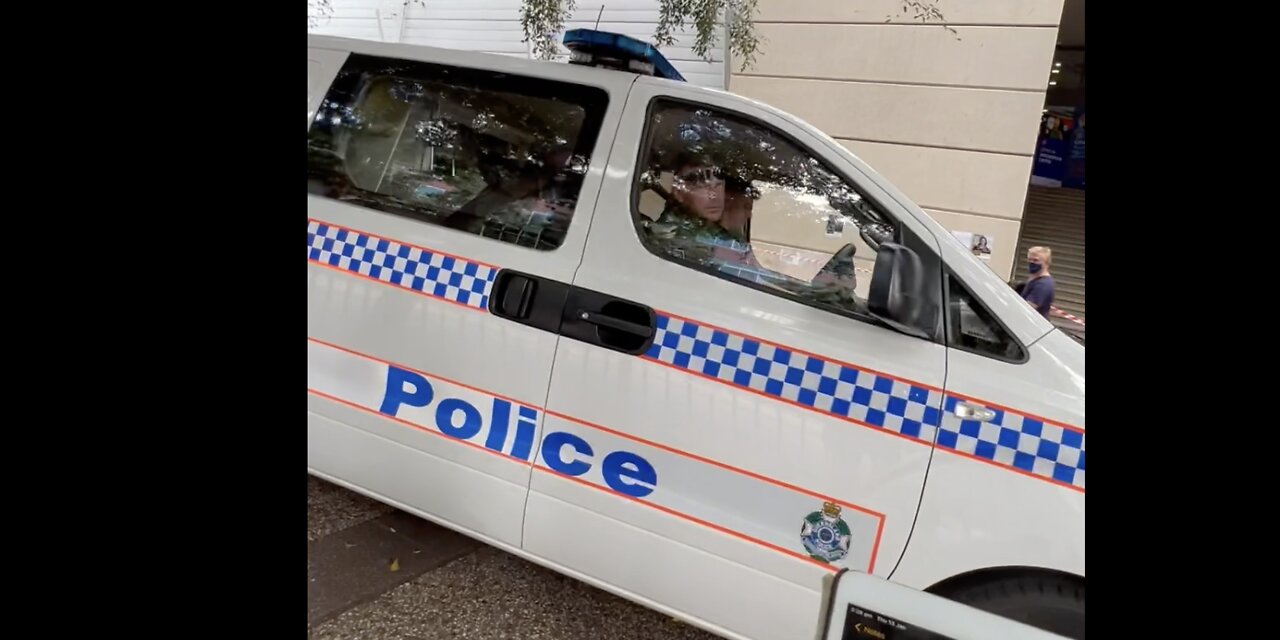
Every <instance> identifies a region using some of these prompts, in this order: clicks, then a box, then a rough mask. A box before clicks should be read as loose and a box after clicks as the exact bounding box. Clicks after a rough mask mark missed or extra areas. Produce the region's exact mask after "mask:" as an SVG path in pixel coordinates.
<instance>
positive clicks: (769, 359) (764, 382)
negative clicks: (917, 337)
mask: <svg viewBox="0 0 1280 640" xmlns="http://www.w3.org/2000/svg"><path fill="white" fill-rule="evenodd" d="M657 328H658V330H657V334H656V335H655V337H654V340H653V346H651V347H650V348H649V351H648V352H646V353H645V356H646V357H648V358H651V359H653V360H657V361H658V362H663V363H666V364H668V365H672V366H674V367H677V368H680V369H685V370H687V371H690V372H693V373H697V374H702V375H704V376H708V377H710V378H714V379H716V380H719V381H720V382H723V383H725V384H730V385H734V386H737V387H741V388H744V389H752V390H755V391H758V392H760V393H763V394H765V395H769V396H773V397H775V398H781V399H783V400H788V401H791V402H794V403H796V404H799V405H802V406H805V407H812V408H814V409H817V410H819V411H822V412H825V413H828V414H831V415H833V416H836V417H840V418H849V419H852V420H855V421H857V422H860V423H863V424H866V425H870V426H873V427H877V428H880V429H884V430H886V431H891V432H893V433H896V434H899V435H902V436H906V437H909V438H913V439H917V440H920V441H923V442H925V443H932V442H933V438H934V435H935V434H936V432H937V427H938V424H939V421H940V417H941V416H940V414H941V412H940V410H939V408H940V407H941V405H942V394H941V393H940V392H938V391H934V390H932V389H928V388H925V387H920V386H916V385H913V384H910V383H908V382H903V381H901V380H896V379H894V378H889V377H886V376H881V375H878V374H875V373H872V372H869V371H865V370H862V369H857V368H855V367H851V366H849V365H844V364H839V363H836V362H831V361H829V360H823V359H821V358H817V357H815V356H811V355H807V354H804V353H799V352H796V351H791V350H789V349H786V348H784V347H778V346H774V345H771V344H767V343H763V342H760V341H758V340H754V339H752V338H748V337H745V336H741V335H737V334H733V333H729V332H727V331H723V330H721V329H714V328H711V327H706V326H702V325H699V324H697V323H694V322H691V321H689V320H682V319H678V318H672V317H669V316H665V315H661V314H659V315H658V323H657Z"/></svg>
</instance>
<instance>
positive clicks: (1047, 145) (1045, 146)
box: [1031, 109, 1075, 187]
mask: <svg viewBox="0 0 1280 640" xmlns="http://www.w3.org/2000/svg"><path fill="white" fill-rule="evenodd" d="M1074 124H1075V122H1074V119H1073V118H1072V117H1071V113H1070V111H1067V110H1056V109H1055V110H1050V111H1046V112H1045V114H1044V116H1043V117H1041V118H1040V138H1039V140H1038V141H1037V143H1036V156H1035V162H1034V163H1033V164H1032V165H1031V184H1035V185H1040V186H1045V187H1061V186H1062V181H1063V178H1064V177H1065V176H1066V171H1067V162H1066V161H1067V154H1068V152H1069V150H1070V143H1071V133H1072V129H1074V128H1075V127H1074V126H1073V125H1074Z"/></svg>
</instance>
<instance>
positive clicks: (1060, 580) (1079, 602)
mask: <svg viewBox="0 0 1280 640" xmlns="http://www.w3.org/2000/svg"><path fill="white" fill-rule="evenodd" d="M938 595H941V596H944V597H946V598H949V599H951V600H956V601H958V602H961V603H964V604H967V605H969V606H971V607H973V608H975V609H981V610H983V611H989V612H991V613H994V614H997V615H1001V616H1004V617H1006V618H1011V619H1013V620H1017V621H1019V622H1023V623H1026V624H1029V625H1031V626H1033V627H1038V628H1040V629H1044V630H1045V631H1049V632H1051V633H1056V634H1058V635H1061V636H1065V637H1067V638H1072V639H1073V640H1084V581H1083V580H1078V579H1074V578H1071V577H1068V576H1059V575H1051V574H1023V575H1016V576H1006V577H1003V578H995V579H992V580H986V581H980V582H969V583H967V584H963V585H956V586H955V588H952V589H943V590H941V591H940V592H939V593H938Z"/></svg>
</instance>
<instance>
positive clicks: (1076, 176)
mask: <svg viewBox="0 0 1280 640" xmlns="http://www.w3.org/2000/svg"><path fill="white" fill-rule="evenodd" d="M1077 114H1078V115H1077V116H1076V127H1075V129H1074V130H1073V131H1072V132H1071V147H1070V148H1069V149H1068V151H1067V169H1066V171H1065V172H1064V173H1063V176H1062V186H1064V187H1068V188H1071V189H1083V188H1084V107H1081V108H1080V110H1079V111H1077Z"/></svg>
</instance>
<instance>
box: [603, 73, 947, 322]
mask: <svg viewBox="0 0 1280 640" xmlns="http://www.w3.org/2000/svg"><path fill="white" fill-rule="evenodd" d="M663 104H675V105H684V106H688V107H692V108H695V109H710V110H712V111H715V112H718V113H722V114H726V115H729V116H732V117H734V118H738V119H740V120H743V121H745V122H747V123H749V124H751V125H752V126H755V127H760V128H762V129H764V130H766V131H768V132H770V133H772V134H773V135H775V136H777V137H778V138H779V139H781V140H784V141H786V142H787V143H789V144H791V145H793V146H794V147H796V149H798V150H800V151H802V152H804V153H805V154H806V155H808V156H809V157H810V158H812V159H814V160H817V161H818V163H819V164H820V165H821V166H822V168H823V169H825V170H827V171H829V172H830V173H831V174H832V175H833V176H835V177H837V178H839V179H840V180H843V181H844V182H845V183H846V184H847V185H848V186H849V187H851V188H853V189H854V191H856V192H857V193H858V195H859V196H861V197H862V198H863V199H864V200H866V201H868V202H870V203H871V205H872V206H874V207H875V208H876V210H877V211H879V212H880V213H881V214H882V215H884V216H885V217H886V218H888V219H889V221H890V222H892V223H893V227H894V233H893V241H894V242H896V243H899V244H903V245H904V246H907V247H909V248H911V249H912V250H914V251H916V252H917V253H920V252H923V253H922V254H921V255H920V258H921V261H922V262H923V263H925V264H924V271H925V273H926V278H930V279H932V280H933V281H932V283H926V286H929V284H933V285H937V288H938V292H939V293H940V294H942V295H941V296H940V297H939V300H940V301H941V302H943V303H945V301H946V291H945V289H944V288H943V287H944V286H945V278H943V277H941V274H942V273H943V263H942V258H941V257H940V256H939V255H938V254H937V252H935V251H934V250H933V249H932V248H930V247H929V246H928V244H927V243H926V242H925V241H924V240H923V239H922V238H920V237H919V234H917V233H915V232H914V231H912V230H911V229H910V228H908V226H907V225H906V224H904V223H903V222H902V220H901V219H900V216H895V215H894V214H893V213H891V212H890V209H889V207H886V206H884V204H883V203H882V202H881V201H880V200H879V199H877V198H874V197H872V196H870V195H868V194H867V193H866V190H865V189H863V188H862V187H861V185H860V183H859V181H857V180H854V179H852V178H850V177H849V175H848V172H846V171H842V170H840V169H837V168H836V167H835V166H833V164H832V162H831V161H830V159H828V158H827V157H826V156H825V155H823V154H821V153H818V152H815V151H814V150H813V147H812V146H811V145H808V144H805V143H803V142H801V141H800V140H798V139H797V138H796V137H795V136H794V135H791V134H790V133H788V132H786V131H783V130H781V129H779V128H778V127H776V126H774V125H771V124H769V123H767V122H765V121H764V120H763V119H761V118H759V117H757V116H754V115H751V114H748V113H743V112H742V111H739V110H736V109H733V108H730V107H725V106H720V105H714V104H709V103H706V102H698V101H697V100H693V99H690V98H684V97H680V96H673V95H658V96H653V97H651V98H650V99H649V103H648V105H646V107H645V115H644V131H643V133H642V134H641V136H640V146H639V149H638V150H637V152H636V157H635V159H634V160H633V162H632V177H631V192H630V201H631V202H630V211H629V212H628V215H630V217H631V226H632V229H633V230H634V232H635V239H636V241H637V242H639V243H640V246H641V247H644V250H645V251H647V252H648V253H650V254H651V255H653V256H654V257H656V258H658V259H660V260H663V261H665V262H669V263H671V264H675V265H677V266H680V267H682V268H685V269H689V270H692V271H696V272H698V273H704V274H707V275H710V276H713V277H715V278H719V279H720V280H724V281H726V282H729V283H732V284H735V285H738V286H743V287H747V288H748V289H751V290H753V291H759V292H761V293H766V294H769V295H771V296H774V297H777V298H780V299H782V300H786V301H788V302H791V303H793V304H799V305H802V306H805V307H808V308H810V309H815V310H817V311H821V312H823V313H830V314H832V315H835V316H839V317H842V318H848V319H850V320H856V321H858V322H861V323H864V324H868V325H871V326H874V327H879V328H882V329H887V330H889V331H893V332H894V333H900V332H899V331H897V330H896V329H894V328H893V327H891V326H890V325H889V324H887V323H885V322H884V321H882V320H880V319H879V318H877V317H875V316H873V315H871V314H869V313H868V314H858V313H854V312H851V311H845V310H841V309H834V308H830V307H823V306H818V305H816V304H811V303H809V302H807V301H805V300H802V299H799V298H796V297H794V296H790V295H786V294H784V293H781V292H778V291H776V290H774V289H771V288H769V287H767V286H765V285H762V284H760V283H757V282H752V281H750V280H746V279H743V278H741V277H737V276H733V275H730V274H727V273H724V272H723V271H721V270H719V269H716V268H712V267H707V266H705V265H701V264H696V263H692V262H686V261H683V260H680V259H679V258H676V257H675V256H672V255H670V254H666V253H660V252H658V251H656V250H655V249H654V248H653V247H650V246H649V245H648V244H647V243H646V242H645V241H644V232H643V229H642V228H641V226H640V216H641V215H642V214H641V213H640V209H639V207H640V194H641V192H642V186H643V185H641V180H640V178H641V176H642V175H643V173H644V172H643V171H641V167H644V166H645V165H646V164H647V161H648V156H649V155H650V154H649V150H650V147H651V145H652V142H653V135H654V130H653V126H652V123H653V115H654V112H655V111H656V110H657V108H658V107H659V106H660V105H663ZM935 274H936V275H935ZM867 277H871V276H870V275H868V276H867ZM939 280H941V282H939ZM864 302H865V301H864ZM938 306H939V307H944V306H945V304H940V305H938ZM937 313H938V314H939V317H938V318H937V319H936V320H937V321H936V322H935V323H934V325H935V327H934V330H933V331H931V332H930V334H931V335H930V337H929V338H928V341H929V342H933V343H936V344H940V345H943V346H946V337H947V335H946V327H945V326H941V325H945V324H946V319H945V318H946V315H945V313H946V312H945V310H944V309H940V310H938V312H937ZM902 335H905V334H902ZM910 337H913V338H917V337H916V336H910ZM917 339H920V338H917Z"/></svg>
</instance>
